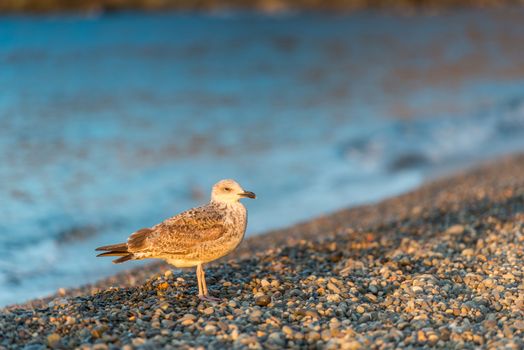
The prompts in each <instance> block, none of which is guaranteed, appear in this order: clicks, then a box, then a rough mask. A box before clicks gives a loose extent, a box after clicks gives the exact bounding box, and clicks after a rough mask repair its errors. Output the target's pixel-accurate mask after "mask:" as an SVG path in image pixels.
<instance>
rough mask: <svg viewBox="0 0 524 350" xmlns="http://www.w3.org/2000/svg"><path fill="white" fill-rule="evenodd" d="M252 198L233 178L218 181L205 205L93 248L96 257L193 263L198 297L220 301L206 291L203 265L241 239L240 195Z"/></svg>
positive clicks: (244, 215)
mask: <svg viewBox="0 0 524 350" xmlns="http://www.w3.org/2000/svg"><path fill="white" fill-rule="evenodd" d="M246 197H247V198H255V194H254V193H253V192H249V191H244V189H243V188H242V187H241V186H240V185H239V184H238V183H237V182H236V181H234V180H221V181H219V182H218V183H216V184H215V185H214V186H213V189H212V190H211V200H210V202H209V203H208V204H207V205H204V206H202V207H198V208H193V209H189V210H187V211H185V212H183V213H180V214H178V215H176V216H173V217H172V218H169V219H167V220H165V221H164V222H162V223H160V224H158V225H155V226H153V227H151V228H143V229H141V230H138V231H136V232H134V233H133V234H131V236H129V238H128V239H127V242H126V243H118V244H112V245H108V246H103V247H99V248H96V250H101V251H105V253H102V254H99V255H97V256H120V258H118V259H116V260H113V263H115V264H119V263H123V262H125V261H128V260H142V259H147V258H158V259H163V260H165V261H167V262H168V263H169V264H172V265H174V266H175V267H192V266H196V275H197V280H198V297H199V298H200V299H202V300H208V301H215V300H219V299H216V298H213V297H211V296H210V295H209V294H208V291H207V286H206V278H205V272H204V268H203V265H204V264H205V263H208V262H211V261H213V260H216V259H218V258H221V257H223V256H225V255H227V254H229V253H231V252H232V251H233V250H234V249H235V248H236V247H237V246H238V245H239V244H240V242H241V241H242V238H244V233H245V232H246V226H247V210H246V208H245V207H244V205H243V204H242V203H240V199H241V198H246Z"/></svg>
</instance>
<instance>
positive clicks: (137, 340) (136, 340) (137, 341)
mask: <svg viewBox="0 0 524 350" xmlns="http://www.w3.org/2000/svg"><path fill="white" fill-rule="evenodd" d="M145 342H146V340H145V339H144V338H134V339H133V340H132V343H133V346H140V345H144V343H145Z"/></svg>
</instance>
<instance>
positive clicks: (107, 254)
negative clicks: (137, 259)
mask: <svg viewBox="0 0 524 350" xmlns="http://www.w3.org/2000/svg"><path fill="white" fill-rule="evenodd" d="M127 254H128V252H119V251H110V252H105V253H100V254H98V255H97V256H96V257H97V258H98V257H102V256H123V255H127Z"/></svg>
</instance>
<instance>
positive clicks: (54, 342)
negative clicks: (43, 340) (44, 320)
mask: <svg viewBox="0 0 524 350" xmlns="http://www.w3.org/2000/svg"><path fill="white" fill-rule="evenodd" d="M60 339H61V338H60V335H58V334H56V333H51V334H49V335H48V336H47V345H49V347H50V348H56V347H57V346H59V345H60Z"/></svg>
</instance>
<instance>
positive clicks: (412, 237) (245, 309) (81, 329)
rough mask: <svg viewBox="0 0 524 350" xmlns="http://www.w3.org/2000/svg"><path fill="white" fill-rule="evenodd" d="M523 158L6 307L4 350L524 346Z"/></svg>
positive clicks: (1, 318)
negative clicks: (219, 257) (222, 248)
mask: <svg viewBox="0 0 524 350" xmlns="http://www.w3.org/2000/svg"><path fill="white" fill-rule="evenodd" d="M523 243H524V155H518V156H513V157H508V158H504V159H500V160H497V161H494V162H491V163H488V164H486V165H483V166H480V167H477V168H475V169H473V170H469V171H465V172H462V173H460V174H457V175H454V176H451V177H448V178H445V179H442V180H437V181H435V182H432V183H429V184H427V185H425V186H423V187H422V188H420V189H418V190H416V191H413V192H411V193H408V194H405V195H402V196H398V197H395V198H392V199H388V200H386V201H383V202H381V203H379V204H376V205H369V206H363V207H357V208H353V209H347V210H342V211H339V212H337V213H334V214H331V215H327V216H325V217H321V218H317V219H313V220H311V221H309V222H306V223H303V224H300V225H296V226H294V227H291V228H289V229H286V230H279V231H275V232H270V233H268V234H265V235H261V236H256V237H252V238H249V239H248V240H246V242H244V243H243V245H242V246H241V248H240V249H239V251H238V252H237V253H236V254H235V255H234V256H230V257H228V259H227V260H226V261H224V262H220V263H216V264H213V265H212V266H209V267H208V268H207V279H208V286H209V287H210V290H211V293H212V294H213V295H215V296H217V297H220V298H221V299H222V300H223V301H222V302H218V303H208V302H200V301H199V300H198V298H197V297H196V290H197V288H196V281H195V275H194V272H193V271H176V270H175V271H172V270H171V269H170V268H169V267H168V266H166V265H164V264H152V265H148V266H146V267H144V268H137V269H133V270H130V271H127V272H124V273H120V274H118V275H115V276H113V277H111V278H109V279H106V280H103V281H100V282H98V283H96V284H94V285H88V286H84V287H82V288H78V289H73V290H62V291H59V293H58V294H57V295H55V296H53V297H51V298H48V299H41V300H34V301H30V302H28V303H26V304H24V305H16V306H10V307H7V308H5V309H3V310H2V311H1V313H0V334H2V338H1V339H0V348H24V346H25V348H27V349H40V348H45V347H51V348H74V347H80V348H93V349H108V348H109V349H113V348H114V349H116V348H124V349H133V348H145V349H149V348H150V349H153V348H155V349H156V348H173V349H184V348H208V349H220V348H225V347H228V348H231V347H232V348H251V349H257V348H269V349H281V348H312V349H314V348H327V349H338V348H343V349H368V348H369V349H393V348H406V347H413V348H415V347H416V348H432V347H438V348H465V349H473V348H503V347H506V348H515V349H517V348H522V347H523V346H524V343H523V340H522V339H523V334H524V281H523V273H522V266H523V264H524V261H523V260H524V248H523Z"/></svg>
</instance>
